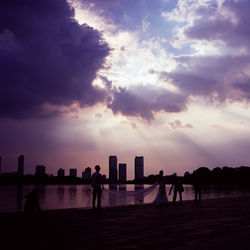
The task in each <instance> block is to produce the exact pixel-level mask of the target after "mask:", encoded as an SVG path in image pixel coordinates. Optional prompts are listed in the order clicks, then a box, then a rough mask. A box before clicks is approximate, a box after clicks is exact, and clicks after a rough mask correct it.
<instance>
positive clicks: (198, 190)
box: [193, 175, 201, 201]
mask: <svg viewBox="0 0 250 250" xmlns="http://www.w3.org/2000/svg"><path fill="white" fill-rule="evenodd" d="M193 188H194V193H195V198H194V200H196V201H197V200H199V201H200V200H201V183H200V179H199V177H198V176H197V175H194V177H193Z"/></svg>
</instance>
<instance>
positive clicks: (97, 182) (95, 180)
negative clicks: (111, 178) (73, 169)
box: [92, 165, 103, 209]
mask: <svg viewBox="0 0 250 250" xmlns="http://www.w3.org/2000/svg"><path fill="white" fill-rule="evenodd" d="M100 169H101V168H100V166H99V165H96V166H95V170H96V172H95V173H93V174H92V187H93V200H92V206H93V209H95V208H96V206H95V201H96V196H97V208H98V209H100V208H101V195H102V189H103V182H102V175H101V174H100V173H99V172H100Z"/></svg>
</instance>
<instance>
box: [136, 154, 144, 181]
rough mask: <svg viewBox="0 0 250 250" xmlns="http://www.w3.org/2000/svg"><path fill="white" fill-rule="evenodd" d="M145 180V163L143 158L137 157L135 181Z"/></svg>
mask: <svg viewBox="0 0 250 250" xmlns="http://www.w3.org/2000/svg"><path fill="white" fill-rule="evenodd" d="M143 178H144V161H143V156H136V157H135V180H142V179H143Z"/></svg>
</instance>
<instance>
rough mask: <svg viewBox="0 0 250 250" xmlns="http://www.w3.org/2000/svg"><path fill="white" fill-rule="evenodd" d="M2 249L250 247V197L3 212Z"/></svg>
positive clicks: (72, 249) (1, 222)
mask: <svg viewBox="0 0 250 250" xmlns="http://www.w3.org/2000/svg"><path fill="white" fill-rule="evenodd" d="M0 239H1V240H0V242H1V243H0V244H1V245H0V249H3V250H5V249H33V250H37V249H43V250H45V249H60V250H64V249H67V250H76V249H131V248H132V249H133V248H138V249H237V250H239V249H250V196H249V197H244V198H243V197H240V198H223V199H208V200H202V201H201V202H194V201H185V202H183V203H182V205H179V204H178V203H177V204H176V205H174V204H173V203H171V202H170V203H169V204H166V205H165V204H164V205H159V206H153V205H131V206H124V207H114V208H104V209H102V210H101V211H92V210H89V209H64V210H50V211H42V212H40V213H38V214H32V215H29V214H25V213H21V212H18V213H2V214H0Z"/></svg>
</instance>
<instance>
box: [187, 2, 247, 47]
mask: <svg viewBox="0 0 250 250" xmlns="http://www.w3.org/2000/svg"><path fill="white" fill-rule="evenodd" d="M208 9H210V10H211V8H207V15H206V17H205V16H202V17H201V18H199V19H196V20H195V22H194V23H193V25H191V26H190V27H188V28H187V29H185V32H184V33H185V35H186V36H187V37H188V38H192V39H193V38H194V39H205V40H222V41H223V42H225V43H226V44H227V45H229V46H246V47H248V48H249V39H250V31H249V28H248V27H249V25H250V20H249V11H250V2H249V1H248V0H239V1H231V0H230V1H229V0H226V1H223V3H222V4H219V5H217V6H215V8H213V11H208ZM195 14H197V12H196V13H195Z"/></svg>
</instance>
